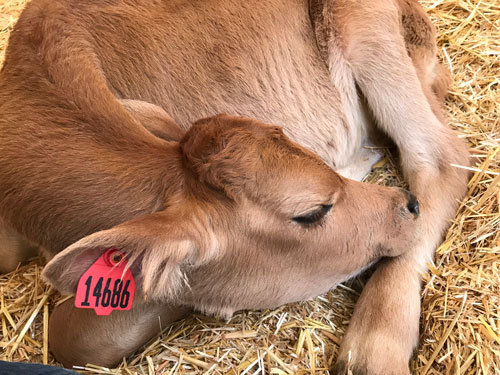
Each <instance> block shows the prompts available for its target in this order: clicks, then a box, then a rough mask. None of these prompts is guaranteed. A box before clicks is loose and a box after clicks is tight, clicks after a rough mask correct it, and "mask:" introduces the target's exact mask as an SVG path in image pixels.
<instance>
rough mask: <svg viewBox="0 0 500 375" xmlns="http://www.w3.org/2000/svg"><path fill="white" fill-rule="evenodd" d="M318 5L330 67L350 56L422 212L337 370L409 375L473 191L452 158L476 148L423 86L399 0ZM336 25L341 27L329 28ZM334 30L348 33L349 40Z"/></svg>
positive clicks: (362, 307)
mask: <svg viewBox="0 0 500 375" xmlns="http://www.w3.org/2000/svg"><path fill="white" fill-rule="evenodd" d="M318 3H319V5H318ZM407 3H408V2H407ZM311 4H312V5H313V6H315V7H316V8H315V9H316V11H315V12H311V14H312V16H313V17H314V16H315V15H316V22H314V20H313V24H314V25H315V31H316V33H317V37H319V40H318V46H319V48H320V49H321V50H322V54H323V55H324V56H325V58H327V59H328V61H327V63H328V64H327V65H328V66H329V67H330V68H331V69H332V67H333V69H335V67H338V66H339V61H340V62H342V61H344V59H345V61H347V63H348V64H347V66H348V67H349V69H350V71H352V74H353V78H354V80H355V81H356V84H357V85H358V86H359V88H360V89H361V91H362V93H363V95H364V96H365V98H366V100H367V102H368V105H369V107H370V108H371V110H372V113H373V115H374V117H375V119H376V121H377V123H378V125H379V126H380V127H381V128H382V129H383V130H384V131H385V133H386V134H388V135H389V136H390V137H391V138H392V140H393V141H394V142H395V143H396V145H397V146H398V149H399V152H400V156H401V164H402V169H403V172H404V175H405V177H406V179H407V181H408V183H409V185H410V189H411V191H412V193H413V194H415V195H416V196H417V197H418V199H419V201H420V211H421V216H420V218H419V219H418V221H417V225H418V231H417V235H418V236H419V240H420V243H419V245H418V246H416V247H415V248H413V249H409V251H408V252H407V253H406V254H404V255H402V256H400V257H398V258H392V259H387V260H384V261H383V262H382V263H381V264H380V265H379V267H378V268H377V270H376V271H375V273H374V274H373V276H372V278H371V279H370V280H369V282H368V283H367V285H366V286H365V288H364V290H363V293H362V295H361V297H360V299H359V301H358V304H357V306H356V309H355V311H354V315H353V317H352V319H351V323H350V326H349V329H348V331H347V333H346V335H345V337H344V340H343V343H342V345H341V348H340V352H339V355H338V360H337V364H336V365H335V367H334V369H333V373H334V374H347V373H349V374H353V375H361V374H363V375H368V374H369V375H375V374H377V375H378V374H380V375H382V374H383V375H391V374H393V375H402V374H408V373H409V370H408V362H409V359H410V357H411V354H412V352H413V350H414V348H415V346H416V344H417V342H418V322H419V314H420V288H421V285H420V284H421V281H420V274H421V272H422V271H424V270H425V265H426V263H427V262H429V261H432V257H433V254H434V250H435V248H436V246H437V245H438V244H439V242H440V241H441V239H442V236H443V234H444V232H445V230H446V228H447V227H448V226H449V223H450V220H451V219H452V218H453V216H454V214H455V212H456V209H457V207H458V203H459V200H460V199H462V197H463V196H464V194H465V192H466V182H467V177H468V174H467V172H465V171H463V170H460V169H457V168H454V167H453V166H452V165H451V164H459V165H468V164H469V154H468V150H467V148H466V147H465V145H464V144H463V142H462V141H460V140H459V139H458V138H457V137H456V136H455V135H454V134H453V132H452V131H451V130H450V129H449V128H447V127H446V126H445V124H443V123H442V122H441V121H440V120H439V119H438V118H437V117H436V114H435V113H434V112H433V108H432V107H433V106H432V105H431V102H430V100H433V98H428V97H426V95H425V93H424V89H423V86H422V85H424V86H425V84H429V83H427V82H423V81H420V80H419V77H418V76H419V74H417V69H419V68H418V67H416V66H415V65H414V64H413V61H412V59H411V58H410V56H409V53H408V51H407V48H406V45H405V38H404V35H403V34H402V32H401V30H402V23H401V22H402V21H401V19H402V18H401V16H402V10H401V8H400V6H401V2H400V0H393V1H387V0H373V1H370V2H366V3H363V4H362V5H359V4H358V2H357V1H355V0H342V1H330V0H324V1H321V0H319V1H316V0H314V1H311ZM414 6H418V4H417V3H416V2H415V4H414ZM318 9H319V11H318ZM332 27H335V28H337V30H336V31H337V33H332V32H325V30H326V31H328V30H330V31H331V28H332ZM332 35H333V36H336V35H340V37H339V40H341V41H342V43H339V40H334V39H331V38H332ZM322 37H323V38H322ZM429 63H431V64H432V63H435V61H430V62H429ZM418 73H421V72H418ZM338 75H339V71H338V70H337V71H336V72H335V71H333V72H332V78H333V80H334V81H335V79H337V78H338ZM339 82H340V83H342V81H339ZM344 82H345V80H344ZM426 89H427V91H431V89H430V88H426ZM436 100H437V97H436ZM432 104H434V103H432Z"/></svg>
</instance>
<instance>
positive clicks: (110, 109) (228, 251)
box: [0, 0, 468, 374]
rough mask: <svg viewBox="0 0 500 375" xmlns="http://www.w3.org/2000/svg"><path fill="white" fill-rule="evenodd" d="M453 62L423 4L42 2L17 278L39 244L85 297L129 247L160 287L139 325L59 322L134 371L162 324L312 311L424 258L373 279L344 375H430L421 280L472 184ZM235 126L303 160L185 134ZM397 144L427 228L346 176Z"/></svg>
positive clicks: (30, 71)
mask: <svg viewBox="0 0 500 375" xmlns="http://www.w3.org/2000/svg"><path fill="white" fill-rule="evenodd" d="M435 49H436V48H435V45H434V31H433V29H432V25H431V24H430V23H429V20H428V19H427V17H426V15H425V14H424V13H423V11H422V10H421V9H420V8H419V7H418V4H416V3H415V2H414V1H411V0H392V1H387V0H373V1H371V2H369V3H366V4H365V3H363V4H362V6H360V5H358V4H357V2H355V1H353V0H336V1H333V0H315V1H312V0H311V1H309V3H308V2H307V1H305V0H293V1H290V0H288V1H285V0H274V1H272V2H271V1H258V2H257V1H255V2H254V1H249V2H239V1H215V0H204V1H197V2H191V1H182V0H180V1H170V2H158V1H153V0H137V1H135V2H133V4H132V3H131V2H125V1H121V0H107V1H96V2H94V1H76V0H58V1H53V0H33V1H32V2H31V3H30V4H29V6H28V7H27V8H26V10H25V11H24V13H23V15H22V16H21V18H20V20H19V22H18V24H17V26H16V27H15V30H14V31H13V33H12V36H11V39H10V45H9V48H8V50H7V56H6V61H5V65H4V68H3V70H2V72H1V75H0V114H1V116H0V196H1V197H2V200H1V202H0V218H1V219H2V220H3V222H4V226H5V227H6V228H8V229H5V231H6V233H8V234H9V236H10V237H9V238H11V239H12V238H14V240H12V241H11V243H12V246H11V247H9V248H6V249H5V250H2V252H3V255H4V256H3V258H7V259H9V261H10V264H9V265H6V266H4V271H5V270H8V269H9V268H12V267H13V266H15V264H16V263H17V262H18V261H20V260H22V259H23V257H24V256H25V255H26V253H29V251H26V248H27V247H28V245H27V244H26V243H23V241H25V240H24V239H27V240H28V241H30V243H34V244H37V245H40V246H41V247H42V248H43V249H44V250H45V253H46V254H47V255H48V256H49V257H51V256H53V255H55V254H57V253H59V252H60V253H59V254H58V255H56V256H55V257H54V258H53V259H52V260H51V261H50V262H49V264H48V265H47V267H46V269H45V271H44V276H45V278H46V279H47V280H48V281H49V282H51V283H52V284H53V285H54V286H56V287H57V288H58V289H59V290H60V291H62V292H63V293H73V292H74V291H75V288H76V283H77V281H78V280H79V278H80V276H81V275H82V274H83V272H84V271H85V270H86V269H87V268H88V267H89V266H90V264H92V263H93V261H94V260H95V259H96V258H97V257H98V256H99V254H101V253H102V251H103V250H104V249H106V248H108V247H118V248H121V249H123V250H124V251H125V252H126V253H127V254H128V256H129V257H130V259H131V260H134V262H133V265H132V271H133V272H134V275H135V277H136V279H137V281H138V285H139V299H138V300H137V301H136V302H135V306H134V308H133V309H132V311H130V312H114V313H113V314H112V315H111V316H109V317H107V318H103V317H96V316H95V315H92V313H90V312H89V311H86V310H85V311H83V310H76V309H75V308H73V307H72V306H71V304H70V303H71V302H68V303H66V304H64V305H62V306H60V307H58V308H57V309H56V310H55V311H54V313H53V316H52V321H51V332H52V334H51V342H52V344H51V345H52V348H53V351H54V353H55V354H56V356H57V358H59V359H60V360H61V361H63V363H65V364H66V365H71V364H82V363H85V362H94V363H99V364H104V365H112V364H114V363H116V362H117V361H119V360H120V359H121V357H122V356H124V355H128V354H129V353H131V352H133V351H134V350H135V349H136V348H137V347H138V346H140V345H141V344H142V343H143V342H144V341H145V340H147V339H148V338H149V337H150V336H151V335H154V334H155V333H156V332H157V331H158V323H157V322H158V316H161V318H162V320H164V321H165V320H166V321H170V320H172V319H175V318H177V317H178V316H179V315H182V313H183V312H184V310H185V308H187V309H188V310H189V309H191V308H194V309H197V310H201V311H203V312H206V313H212V314H219V315H222V316H230V315H231V314H232V313H233V311H235V310H238V309H247V308H263V307H271V306H276V305H279V304H283V303H286V302H291V301H297V300H302V299H306V298H310V297H312V296H315V295H317V294H320V293H323V292H325V291H326V290H328V289H329V288H331V287H333V286H334V285H335V284H336V283H338V282H340V281H342V280H345V279H346V278H348V277H350V276H351V275H353V274H355V273H357V272H359V271H360V270H362V269H363V268H365V267H366V266H367V265H369V264H372V263H373V262H375V261H377V260H378V259H380V258H381V257H386V256H396V255H400V254H402V255H401V256H398V257H396V258H392V259H386V260H385V261H384V262H383V263H380V264H379V266H378V268H377V270H376V272H375V274H374V275H373V277H372V278H371V279H370V281H369V283H368V284H367V286H366V288H365V290H364V292H363V294H362V296H361V298H360V301H359V303H358V306H357V308H356V311H355V314H354V316H353V319H352V322H351V328H350V330H349V331H348V333H347V335H346V337H345V339H344V343H343V345H342V347H341V352H340V355H339V359H338V363H337V365H336V366H335V369H334V373H339V374H340V373H344V372H346V371H347V370H348V369H347V367H350V370H351V371H352V372H353V373H354V374H361V373H369V374H405V373H408V365H407V363H408V358H409V357H410V355H411V352H412V350H413V348H414V345H415V343H416V340H417V336H418V314H419V289H420V279H419V274H420V272H421V271H422V269H423V268H424V267H425V263H426V262H427V261H428V260H430V259H432V258H431V257H432V253H433V249H434V247H435V246H436V244H437V243H438V242H439V241H440V239H441V236H442V233H443V231H444V230H445V228H446V226H447V221H448V220H449V219H450V218H451V217H452V216H453V214H454V211H455V209H456V206H457V200H458V199H460V198H461V196H462V195H463V194H464V192H465V182H466V177H467V175H466V173H463V172H461V171H460V170H457V169H454V168H452V167H451V166H450V164H451V163H456V164H466V163H468V153H467V150H466V148H465V147H464V145H463V144H462V142H460V141H459V140H458V139H457V138H456V137H455V136H454V135H453V133H452V132H451V131H450V130H449V129H448V128H447V127H446V126H445V125H444V123H443V120H442V119H443V115H442V113H441V109H440V104H441V100H442V97H443V93H444V92H445V90H446V89H445V87H446V78H447V77H446V76H445V75H443V70H442V69H441V68H440V67H439V65H438V64H437V61H436V58H435V52H436V51H435ZM149 103H152V104H149ZM220 112H227V113H232V114H237V115H244V116H249V117H253V118H257V119H259V120H261V121H264V122H266V123H273V124H281V125H283V126H284V132H285V134H286V135H287V136H289V137H291V138H292V139H293V140H294V141H295V142H297V143H298V144H300V145H301V146H299V145H298V144H295V143H293V142H292V141H290V140H289V139H288V138H287V137H286V136H285V135H284V134H283V133H282V132H281V130H280V129H279V128H278V127H276V126H272V125H265V124H263V123H260V122H258V121H255V120H250V119H244V118H239V117H229V116H218V117H209V118H207V119H205V120H201V121H199V122H197V123H196V124H195V125H194V126H192V127H191V129H190V130H189V131H188V132H187V134H185V135H184V136H182V134H183V130H181V128H182V129H188V128H190V126H191V123H192V121H193V120H194V119H197V118H202V117H207V116H213V115H214V114H216V113H220ZM167 113H168V114H167ZM375 123H376V124H377V125H378V126H375V125H374V124H375ZM176 124H178V125H179V126H180V128H179V127H178V125H176ZM379 129H380V130H383V131H384V132H385V133H386V134H387V135H388V136H389V137H390V138H391V139H392V140H393V141H394V142H395V143H396V145H397V146H398V148H399V151H400V155H401V161H402V167H403V171H404V173H405V175H406V177H407V179H408V182H409V184H410V188H411V190H412V191H413V192H414V193H415V194H416V195H417V196H418V197H419V200H420V201H421V211H422V215H421V217H420V218H419V219H418V220H415V218H416V216H417V215H416V213H417V210H416V206H415V201H414V200H413V199H408V197H407V196H406V194H404V193H403V192H401V191H398V190H395V189H388V188H382V187H377V186H368V185H364V184H361V183H357V182H354V181H352V180H348V179H346V178H343V177H340V176H339V175H338V174H336V173H335V172H333V171H332V170H331V169H330V167H333V168H334V169H335V170H337V171H339V172H340V173H342V174H344V175H346V176H348V177H354V178H357V179H360V178H362V176H364V175H365V174H366V172H367V171H368V170H369V168H370V165H371V164H372V163H373V161H374V160H376V159H377V155H376V154H374V153H373V152H371V151H369V149H366V148H365V147H364V146H365V145H367V144H371V143H374V142H377V138H378V137H377V136H376V133H377V132H380V130H379ZM180 137H182V140H181V141H180V142H179V143H178V142H176V141H177V140H179V139H180ZM302 146H304V147H305V148H307V149H308V150H310V151H313V152H315V153H316V154H317V155H318V156H319V157H318V156H316V155H315V154H312V153H311V152H310V151H308V150H306V149H305V148H303V147H302ZM320 158H321V159H320ZM327 165H328V166H330V167H328V166H327ZM412 212H413V213H412ZM16 233H18V234H19V235H21V236H22V238H23V239H20V238H17V237H16V235H17V234H16ZM17 236H18V235H17ZM76 241H77V242H76ZM74 242H76V243H74ZM72 243H74V244H73V245H71V244H72ZM64 249H65V250H64ZM62 250H64V251H62ZM23 251H24V252H25V253H24V254H21V253H22V252H23ZM61 251H62V252H61ZM261 259H264V261H262V260H261ZM174 306H185V307H182V308H181V307H178V308H176V307H174ZM60 317H64V318H62V319H61V318H60ZM131 325H134V326H135V327H136V328H134V329H130V326H131ZM137 327H143V328H140V329H139V328H137ZM122 332H127V335H126V336H124V335H123V334H122ZM97 335H99V338H98V339H96V336H97ZM69 343H71V345H70V344H69ZM89 343H93V345H90V344H89ZM118 343H119V344H118ZM348 358H349V359H350V360H349V361H348Z"/></svg>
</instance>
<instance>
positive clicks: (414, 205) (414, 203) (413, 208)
mask: <svg viewBox="0 0 500 375" xmlns="http://www.w3.org/2000/svg"><path fill="white" fill-rule="evenodd" d="M406 208H408V211H410V212H411V213H412V214H414V215H417V216H418V215H420V207H419V205H418V200H417V197H415V196H414V195H413V194H411V193H410V196H409V197H408V204H407V205H406Z"/></svg>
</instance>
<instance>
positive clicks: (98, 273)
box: [75, 249, 135, 315]
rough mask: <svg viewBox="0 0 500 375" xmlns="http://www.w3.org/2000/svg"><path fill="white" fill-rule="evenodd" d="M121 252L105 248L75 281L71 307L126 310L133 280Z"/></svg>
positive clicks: (103, 311)
mask: <svg viewBox="0 0 500 375" xmlns="http://www.w3.org/2000/svg"><path fill="white" fill-rule="evenodd" d="M126 265H127V260H126V259H125V257H124V255H123V253H122V252H121V251H119V250H116V249H108V250H106V251H105V252H104V254H102V255H101V256H100V257H99V259H97V260H96V261H95V262H94V264H92V265H91V266H90V267H89V269H88V270H87V271H85V273H84V274H83V276H82V277H81V278H80V281H78V287H77V289H76V296H75V307H77V308H80V309H94V310H95V313H96V314H97V315H109V314H111V311H113V310H130V309H131V308H132V301H133V300H134V293H135V281H134V276H132V272H131V271H130V269H127V270H125V266H126Z"/></svg>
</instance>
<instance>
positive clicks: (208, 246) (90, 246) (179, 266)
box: [42, 212, 218, 301]
mask: <svg viewBox="0 0 500 375" xmlns="http://www.w3.org/2000/svg"><path fill="white" fill-rule="evenodd" d="M191 215H192V213H191ZM204 224H205V225H204ZM208 228H210V225H208V223H203V220H201V219H200V217H197V218H196V220H195V219H194V218H192V217H189V216H188V214H185V215H184V216H182V214H181V215H176V216H175V220H174V215H169V214H166V213H164V212H160V213H154V214H151V215H147V216H144V217H141V218H138V219H134V220H131V221H128V222H126V223H123V224H120V225H118V226H116V227H113V228H111V229H108V230H104V231H101V232H96V233H94V234H91V235H89V236H87V237H84V238H82V239H81V240H79V241H78V242H76V243H74V244H73V245H71V246H69V247H68V248H66V249H65V250H63V251H62V252H61V253H59V254H57V255H56V256H55V257H54V258H53V259H52V260H51V261H50V262H49V263H48V264H47V265H46V266H45V268H44V270H43V273H42V277H43V279H44V280H45V281H47V282H48V283H49V284H51V285H52V286H53V287H55V288H56V289H57V290H58V291H60V292H61V293H63V294H72V293H75V292H76V288H77V285H78V281H79V280H80V278H81V277H82V275H83V274H84V273H85V271H86V270H87V269H88V268H89V267H90V266H91V265H92V264H93V263H94V262H95V261H96V260H97V258H99V257H100V256H101V255H102V254H103V253H104V252H105V251H106V250H107V249H109V248H115V249H119V250H121V251H122V252H123V253H124V255H125V257H126V259H127V262H128V266H130V269H131V271H132V274H133V276H134V278H135V281H136V287H137V289H136V294H139V295H140V296H141V297H142V298H143V299H144V300H154V301H160V300H170V299H172V298H175V297H176V295H177V294H178V292H179V291H180V290H182V288H183V287H184V286H186V285H187V284H188V280H187V278H186V275H185V270H186V268H188V267H197V266H199V265H201V264H203V263H205V262H207V261H208V260H210V259H212V258H213V257H214V256H215V255H216V253H217V250H218V244H217V240H216V238H215V236H214V234H213V233H211V232H210V229H208Z"/></svg>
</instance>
